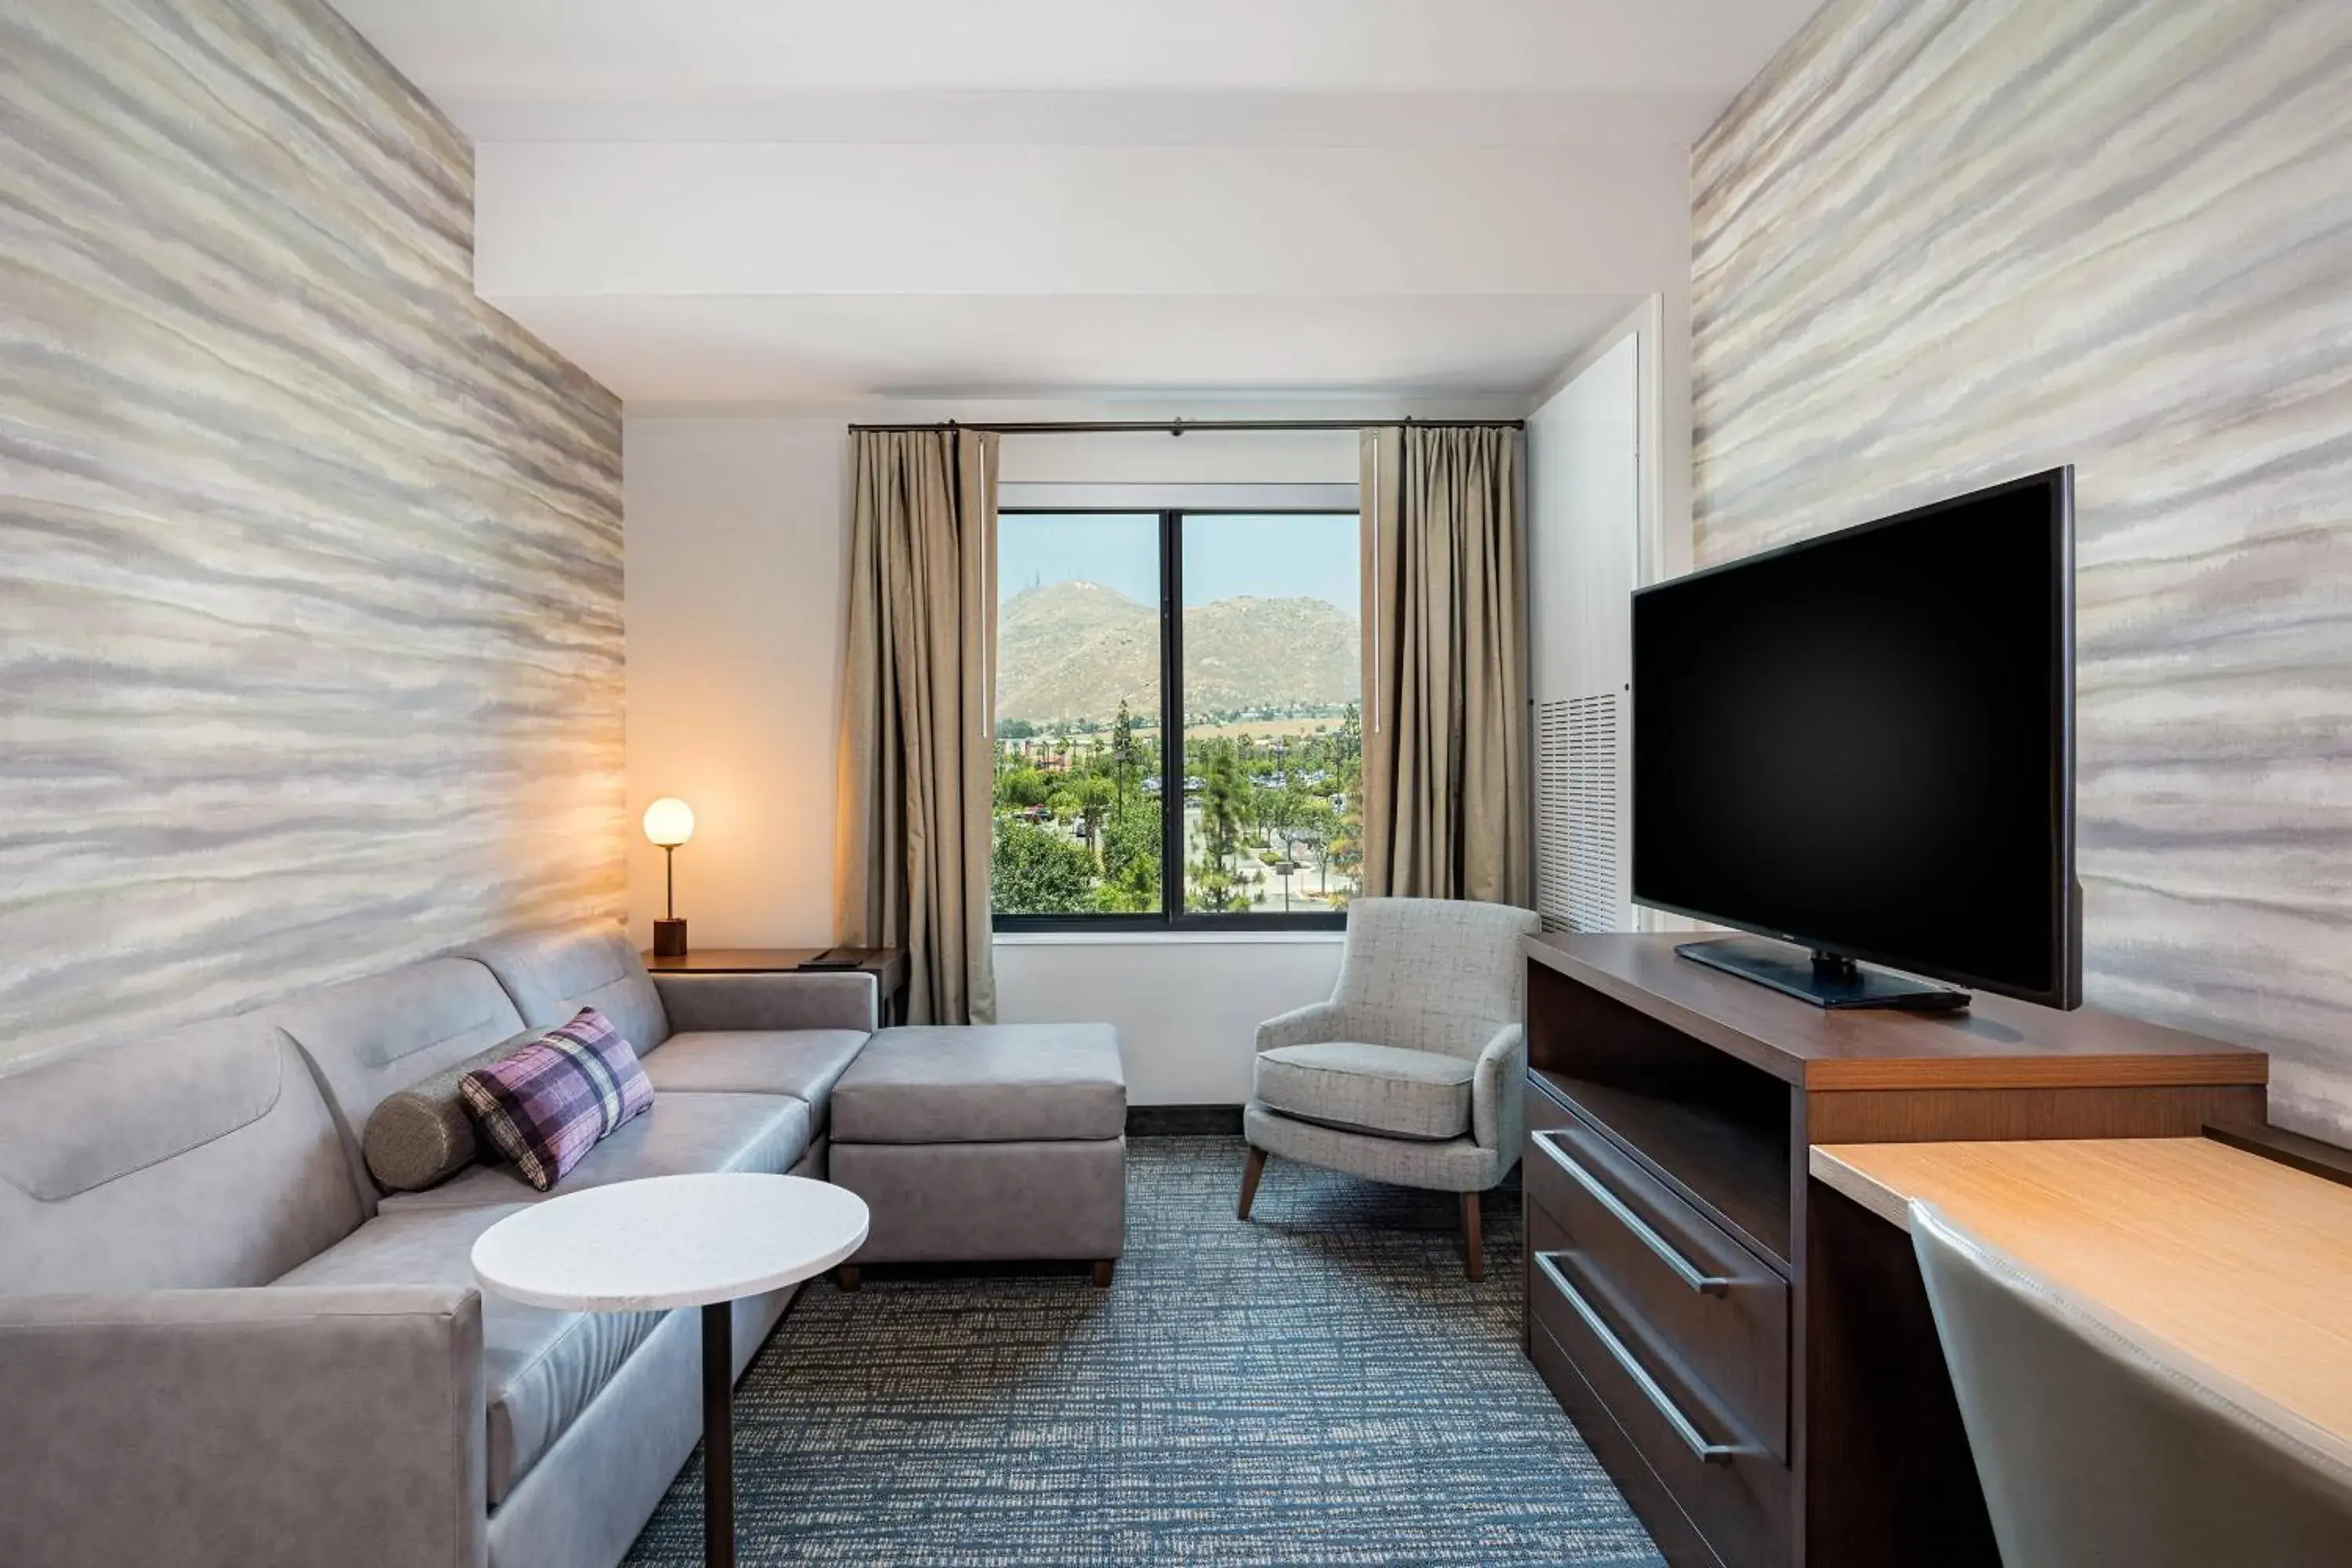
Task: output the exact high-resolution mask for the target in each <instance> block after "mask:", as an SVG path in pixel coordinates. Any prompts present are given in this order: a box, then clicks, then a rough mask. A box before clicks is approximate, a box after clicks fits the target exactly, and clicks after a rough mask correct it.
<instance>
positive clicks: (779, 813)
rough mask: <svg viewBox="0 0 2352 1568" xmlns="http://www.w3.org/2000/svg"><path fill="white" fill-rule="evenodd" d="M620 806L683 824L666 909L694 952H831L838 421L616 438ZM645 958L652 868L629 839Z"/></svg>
mask: <svg viewBox="0 0 2352 1568" xmlns="http://www.w3.org/2000/svg"><path fill="white" fill-rule="evenodd" d="M623 463H624V469H623V472H624V474H625V480H624V491H623V505H624V506H625V509H626V515H627V518H628V527H627V548H628V563H627V570H628V576H627V614H628V676H629V691H628V756H629V763H628V798H629V810H630V813H631V816H630V821H631V823H632V824H633V825H634V824H635V821H636V820H637V817H638V816H641V815H642V814H643V813H644V811H645V808H646V805H647V804H648V803H650V802H651V801H653V800H655V799H656V798H658V797H660V796H662V795H677V796H679V797H681V798H683V799H684V800H685V801H686V802H687V803H688V805H691V806H693V807H694V813H695V837H694V839H693V841H692V842H690V843H688V845H687V846H686V847H684V848H682V849H680V850H679V851H678V852H677V892H678V910H679V912H680V913H682V914H684V915H686V916H687V917H688V921H689V922H690V930H691V931H692V934H693V939H694V941H695V942H697V943H698V945H701V946H705V947H733V946H764V945H777V946H798V945H803V944H806V943H817V944H820V945H822V944H824V943H826V942H831V941H832V936H833V822H834V802H835V771H834V769H835V763H834V758H835V746H834V739H835V734H836V732H837V731H838V729H839V720H838V713H839V703H840V689H841V658H842V642H843V637H844V630H843V625H842V617H843V611H844V606H845V602H846V589H845V576H844V574H845V571H846V566H847V559H848V537H849V525H848V521H847V514H846V510H845V501H844V499H843V489H844V483H845V472H846V459H845V447H844V444H843V437H842V429H841V425H840V423H839V422H838V421H833V420H827V421H812V420H806V419H788V418H763V419H677V420H671V419H640V418H635V417H631V418H630V419H628V421H627V422H626V426H625V433H624V440H623ZM630 843H631V851H630V867H629V872H630V875H629V886H630V907H631V916H632V921H633V925H634V929H635V932H636V935H637V938H638V941H639V943H640V945H644V944H646V943H648V942H651V940H652V921H653V920H654V917H655V916H656V915H658V914H659V913H660V912H661V900H662V863H661V862H662V857H661V851H660V850H658V849H656V848H655V847H653V846H652V845H650V844H648V843H646V839H645V835H644V834H643V833H642V832H636V831H633V832H632V833H631V836H630Z"/></svg>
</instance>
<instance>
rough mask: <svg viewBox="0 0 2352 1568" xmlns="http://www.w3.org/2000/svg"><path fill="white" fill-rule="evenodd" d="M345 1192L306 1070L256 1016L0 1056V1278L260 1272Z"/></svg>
mask: <svg viewBox="0 0 2352 1568" xmlns="http://www.w3.org/2000/svg"><path fill="white" fill-rule="evenodd" d="M360 1205H361V1198H360V1190H359V1187H358V1186H357V1184H356V1183H355V1182H354V1181H353V1178H352V1167H351V1163H350V1160H349V1157H348V1155H347V1154H346V1152H345V1150H344V1148H343V1143H342V1140H341V1137H340V1136H339V1134H338V1133H337V1131H336V1128H335V1123H334V1119H333V1117H332V1116H331V1114H330V1112H329V1111H328V1109H327V1101H326V1099H325V1097H324V1096H323V1095H321V1094H320V1091H319V1087H318V1084H317V1083H316V1081H315V1080H314V1079H312V1078H311V1076H310V1068H309V1067H308V1066H307V1065H306V1064H305V1063H304V1062H303V1060H302V1057H301V1054H300V1053H299V1051H297V1050H296V1049H295V1048H294V1044H293V1042H292V1041H291V1040H289V1039H288V1038H287V1037H285V1035H284V1034H282V1033H280V1032H279V1031H278V1029H276V1028H275V1027H273V1026H270V1025H268V1023H266V1022H263V1021H261V1020H258V1019H257V1018H253V1017H250V1016H248V1017H243V1018H229V1019H225V1020H223V1021H221V1022H218V1023H213V1024H200V1025H195V1026H189V1027H185V1028H181V1029H170V1030H164V1031H162V1032H159V1033H156V1034H152V1035H149V1036H146V1037H142V1038H137V1039H132V1040H129V1041H125V1042H123V1043H121V1044H119V1045H108V1046H101V1047H90V1048H86V1049H80V1050H73V1051H66V1052H60V1053H58V1054H55V1055H50V1056H45V1057H38V1058H31V1059H28V1060H25V1061H21V1062H16V1063H11V1064H9V1065H8V1067H7V1068H5V1069H0V1290H5V1291H11V1292H19V1291H73V1290H149V1289H201V1288H211V1287H223V1286H240V1285H260V1284H264V1283H267V1282H268V1280H270V1279H274V1278H276V1277H277V1276H278V1275H279V1274H282V1273H284V1272H285V1271H286V1270H287V1269H289V1268H292V1267H293V1266H294V1265H296V1264H297V1263H299V1262H301V1261H302V1260H303V1259H304V1258H309V1257H310V1256H311V1255H312V1254H313V1253H316V1252H318V1251H320V1249H322V1248H324V1247H329V1246H331V1245H332V1244H333V1243H334V1242H336V1241H338V1240H340V1239H341V1238H342V1237H345V1236H347V1235H349V1234H350V1233H351V1232H352V1229H353V1228H354V1227H355V1226H358V1224H359V1223H360V1220H361V1218H362V1214H361V1207H360Z"/></svg>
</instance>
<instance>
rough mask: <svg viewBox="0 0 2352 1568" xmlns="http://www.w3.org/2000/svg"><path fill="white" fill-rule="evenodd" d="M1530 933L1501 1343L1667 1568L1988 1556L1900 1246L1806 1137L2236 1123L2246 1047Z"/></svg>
mask: <svg viewBox="0 0 2352 1568" xmlns="http://www.w3.org/2000/svg"><path fill="white" fill-rule="evenodd" d="M1688 940H1690V939H1689V938H1688V937H1676V936H1653V935H1614V934H1612V935H1547V936H1540V937H1534V938H1530V939H1529V940H1528V995H1527V1010H1528V1093H1527V1109H1528V1150H1527V1154H1526V1161H1525V1177H1524V1183H1525V1193H1526V1204H1527V1237H1528V1268H1527V1283H1526V1289H1527V1336H1528V1354H1529V1355H1531V1356H1532V1357H1533V1358H1534V1360H1535V1363H1536V1365H1537V1367H1538V1369H1539V1370H1540V1371H1541V1373H1542V1374H1543V1376H1544V1380H1545V1381H1546V1382H1547V1383H1548V1384H1549V1385H1550V1387H1551V1389H1552V1391H1553V1393H1554V1394H1557V1395H1558V1396H1559V1401H1560V1404H1561V1405H1563V1406H1564V1407H1565V1408H1566V1409H1567V1411H1568V1413H1569V1415H1570V1417H1571V1418H1572V1419H1573V1420H1574V1421H1575V1423H1576V1426H1577V1428H1578V1430H1579V1431H1580V1432H1581V1433H1582V1434H1583V1435H1584V1437H1585V1440H1586V1441H1587V1442H1588V1443H1590V1444H1591V1447H1592V1448H1593V1451H1594V1452H1595V1454H1596V1455H1598V1456H1599V1458H1600V1459H1601V1464H1602V1465H1603V1466H1604V1467H1606V1468H1607V1469H1608V1471H1609V1473H1610V1475H1611V1477H1612V1479H1615V1480H1616V1482H1617V1483H1618V1485H1619V1487H1620V1488H1621V1489H1622V1490H1623V1492H1624V1493H1625V1496H1626V1498H1627V1500H1629V1501H1630V1502H1631V1503H1632V1504H1633V1510H1634V1511H1635V1512H1636V1513H1638V1514H1639V1515H1640V1516H1641V1518H1642V1521H1643V1523H1644V1524H1646V1525H1647V1526H1648V1527H1649V1529H1650V1531H1651V1534H1652V1535H1653V1536H1654V1538H1655V1539H1656V1541H1657V1542H1658V1545H1659V1549H1660V1550H1661V1551H1662V1552H1664V1554H1665V1556H1666V1558H1667V1560H1668V1562H1670V1563H1674V1564H1675V1568H1698V1565H1702V1564H1704V1565H1708V1568H1714V1565H1718V1564H1719V1565H1721V1568H1794V1565H1796V1564H1808V1565H1814V1568H1829V1565H1835V1568H1848V1565H1859V1564H1873V1565H1878V1564H1884V1565H1887V1568H1896V1565H1901V1568H1930V1565H1937V1564H1971V1565H1978V1564H1982V1565H1997V1564H1998V1562H1999V1557H1998V1554H1997V1553H1996V1552H1995V1550H1994V1547H1993V1543H1992V1536H1991V1530H1990V1524H1989V1522H1988V1521H1987V1519H1986V1516H1985V1509H1984V1500H1983V1496H1982V1494H1981V1492H1980V1491H1979V1488H1978V1485H1977V1480H1976V1473H1975V1470H1974V1468H1973V1465H1972V1462H1971V1461H1970V1458H1969V1450H1968V1441H1967V1436H1966V1434H1965V1433H1964V1432H1963V1431H1962V1429H1961V1426H1960V1420H1959V1412H1958V1405H1956V1404H1955V1402H1954V1400H1953V1396H1952V1390H1951V1384H1950V1380H1949V1378H1948V1374H1947V1373H1946V1372H1945V1369H1944V1362H1943V1355H1942V1352H1941V1349H1940V1347H1939V1346H1938V1344H1937V1340H1936V1334H1935V1324H1934V1321H1933V1319H1932V1317H1931V1316H1930V1315H1929V1312H1928V1309H1927V1297H1926V1294H1925V1291H1924V1289H1923V1288H1922V1287H1921V1285H1920V1282H1919V1275H1918V1269H1917V1266H1916V1262H1915V1261H1914V1259H1913V1257H1912V1254H1911V1251H1910V1248H1909V1244H1908V1240H1907V1238H1906V1237H1904V1236H1903V1235H1902V1233H1901V1232H1900V1231H1899V1230H1896V1229H1895V1228H1894V1227H1892V1226H1888V1225H1886V1224H1885V1221H1884V1220H1882V1219H1880V1218H1879V1217H1878V1216H1876V1215H1871V1214H1869V1213H1868V1212H1867V1211H1865V1210H1864V1209H1863V1208H1862V1207H1861V1206H1859V1205H1856V1204H1855V1203H1854V1202H1853V1200H1852V1199H1850V1198H1848V1197H1846V1196H1844V1195H1843V1194H1841V1193H1839V1192H1837V1191H1836V1190H1834V1189H1832V1188H1831V1187H1829V1186H1827V1185H1825V1184H1822V1183H1821V1182H1818V1181H1815V1180H1813V1179H1812V1178H1811V1176H1810V1174H1809V1173H1808V1169H1807V1152H1808V1150H1809V1149H1810V1147H1811V1145H1813V1144H1816V1143H1824V1144H1833V1143H1843V1144H1853V1143H1889V1142H1936V1141H1958V1140H1978V1139H2040V1138H2107V1137H2193V1136H2195V1135H2196V1134H2198V1133H2199V1132H2200V1131H2201V1130H2202V1129H2203V1128H2205V1127H2206V1126H2208V1125H2240V1126H2256V1125H2259V1124H2260V1123H2261V1122H2262V1121H2263V1113H2264V1084H2265V1083H2266V1081H2267V1080H2268V1078H2269V1058H2267V1057H2265V1056H2264V1055H2263V1053H2261V1052H2259V1051H2252V1050H2247V1049H2244V1048H2242V1047H2235V1046H2229V1045H2223V1044H2221V1043H2219V1042H2216V1041H2212V1040H2207V1039H2202V1038H2200V1037H2197V1036H2194V1035H2189V1034H2184V1033H2182V1032H2180V1031H2179V1030H2175V1029H2168V1028H2163V1027H2160V1026H2156V1025H2152V1024H2146V1023H2141V1022H2138V1021H2136V1020H2133V1019H2128V1018H2123V1017H2119V1016H2115V1015H2113V1014H2105V1013H2098V1012H2094V1011H2091V1010H2088V1009H2085V1010H2082V1011H2078V1012H2074V1013H2061V1012H2056V1011H2053V1010H2052V1009H2049V1008H2044V1007H2037V1006H2033V1005H2030V1004H2026V1003H2021V1002H2012V1001H2009V1000H2006V999H2004V998H2001V997H1996V996H1982V995H1980V996H1979V997H1978V998H1977V1000H1976V1002H1975V1005H1973V1006H1972V1007H1971V1008H1970V1010H1969V1011H1968V1012H1966V1013H1958V1014H1926V1013H1895V1012H1881V1011H1860V1012H1843V1011H1823V1010H1822V1009H1820V1008H1816V1007H1812V1006H1810V1005H1806V1004H1805V1003H1802V1002H1799V1001H1797V1000H1796V999H1794V998H1792V997H1788V996H1782V995H1780V994H1777V993H1775V992H1772V991H1769V990H1767V989H1766V988H1764V987H1763V986H1760V985H1756V984H1750V983H1748V982H1747V981H1743V980H1740V979H1738V978H1736V977H1734V976H1731V975H1728V974H1724V973H1719V972H1717V971H1715V970H1712V969H1708V968H1706V967H1704V966H1702V965H1700V964H1696V963H1691V962H1690V961H1688V960H1685V959H1679V958H1676V957H1675V953H1674V947H1675V942H1681V941H1688Z"/></svg>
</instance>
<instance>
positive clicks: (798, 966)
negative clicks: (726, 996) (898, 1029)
mask: <svg viewBox="0 0 2352 1568" xmlns="http://www.w3.org/2000/svg"><path fill="white" fill-rule="evenodd" d="M835 951H836V950H835V949H832V948H824V947H698V948H696V949H694V950H693V951H691V952H686V953H682V954H680V955H679V956H678V957H677V958H659V957H656V956H655V955H654V954H653V953H652V952H646V953H644V954H643V955H642V956H643V957H644V959H645V963H646V972H647V973H653V974H786V973H800V972H803V965H805V964H806V963H808V961H809V960H811V959H813V958H814V957H815V956H816V955H817V954H818V953H821V952H835ZM845 951H847V952H851V953H852V954H853V955H854V956H856V958H857V960H858V962H857V963H856V967H855V968H852V969H845V970H839V971H831V972H832V973H854V974H871V975H872V976H874V984H875V986H876V988H877V990H878V991H879V992H880V994H881V1000H882V1022H883V1025H884V1026H886V1027H887V1026H890V1025H894V1024H903V1023H905V1022H906V1021H907V975H908V968H907V950H906V949H904V948H901V947H873V948H853V949H848V950H845ZM806 973H819V974H821V973H828V971H827V970H809V971H806Z"/></svg>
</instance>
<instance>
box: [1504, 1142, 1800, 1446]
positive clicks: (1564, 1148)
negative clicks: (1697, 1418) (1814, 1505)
mask: <svg viewBox="0 0 2352 1568" xmlns="http://www.w3.org/2000/svg"><path fill="white" fill-rule="evenodd" d="M1529 1098H1530V1100H1533V1099H1535V1098H1536V1097H1534V1096H1530V1097H1529ZM1530 1112H1531V1114H1530V1118H1529V1119H1530V1121H1535V1122H1543V1123H1549V1125H1538V1126H1535V1127H1533V1128H1532V1129H1531V1130H1530V1131H1529V1132H1528V1152H1527V1160H1526V1165H1527V1173H1526V1176H1525V1178H1524V1179H1525V1182H1526V1185H1527V1193H1528V1205H1529V1208H1530V1211H1531V1213H1530V1221H1531V1224H1533V1225H1538V1226H1540V1225H1541V1224H1542V1223H1543V1222H1545V1221H1547V1220H1548V1221H1549V1223H1550V1224H1551V1225H1552V1226H1556V1227H1557V1235H1558V1237H1559V1239H1558V1240H1557V1241H1555V1242H1551V1243H1548V1244H1546V1245H1549V1246H1552V1247H1556V1248H1557V1249H1559V1250H1560V1251H1564V1252H1567V1253H1570V1254H1572V1255H1573V1267H1572V1268H1570V1274H1571V1275H1572V1276H1576V1275H1581V1276H1584V1277H1589V1278H1590V1279H1591V1280H1592V1281H1593V1282H1594V1283H1595V1284H1596V1285H1597V1286H1599V1287H1600V1288H1601V1289H1602V1290H1603V1291H1605V1293H1606V1294H1607V1295H1609V1296H1610V1297H1612V1299H1614V1300H1621V1301H1622V1302H1623V1304H1624V1308H1625V1314H1626V1318H1627V1332H1628V1333H1629V1334H1630V1335H1631V1336H1633V1340H1634V1341H1637V1342H1638V1343H1636V1345H1635V1349H1636V1350H1637V1351H1638V1352H1641V1354H1642V1355H1643V1357H1644V1358H1645V1359H1647V1360H1649V1361H1652V1362H1654V1363H1661V1364H1663V1365H1664V1366H1666V1367H1668V1368H1670V1369H1671V1370H1672V1372H1673V1373H1674V1374H1675V1376H1677V1377H1679V1378H1680V1379H1682V1380H1683V1381H1684V1382H1685V1383H1686V1384H1689V1385H1691V1386H1693V1387H1694V1388H1695V1390H1696V1395H1697V1397H1698V1398H1699V1399H1700V1400H1701V1401H1702V1402H1703V1403H1705V1404H1706V1405H1707V1406H1709V1407H1710V1408H1712V1409H1714V1410H1717V1411H1719V1412H1721V1414H1722V1415H1723V1416H1724V1417H1725V1418H1726V1419H1727V1423H1728V1424H1729V1425H1730V1426H1733V1427H1735V1428H1736V1429H1737V1436H1738V1438H1739V1439H1740V1440H1741V1441H1742V1442H1743V1443H1744V1444H1745V1445H1746V1446H1748V1447H1753V1448H1759V1449H1761V1450H1762V1451H1763V1452H1765V1453H1768V1454H1769V1455H1770V1456H1772V1457H1773V1458H1776V1459H1786V1458H1788V1455H1789V1353H1790V1352H1789V1285H1788V1281H1786V1280H1785V1279H1781V1277H1780V1274H1779V1273H1778V1272H1776V1271H1775V1270H1774V1269H1773V1268H1771V1267H1770V1266H1769V1264H1767V1263H1766V1262H1764V1260H1763V1259H1761V1258H1758V1257H1757V1256H1756V1255H1755V1254H1754V1253H1752V1252H1750V1251H1748V1248H1747V1247H1744V1246H1742V1245H1741V1244H1740V1243H1739V1242H1738V1240H1736V1239H1734V1238H1733V1237H1731V1236H1730V1235H1729V1234H1728V1233H1727V1232H1726V1231H1725V1230H1723V1229H1722V1228H1721V1227H1720V1226H1717V1225H1716V1224H1715V1223H1714V1222H1713V1221H1712V1220H1710V1219H1708V1218H1707V1217H1706V1215H1703V1214H1701V1213H1700V1212H1699V1211H1698V1210H1697V1209H1696V1208H1694V1207H1692V1206H1691V1205H1689V1204H1688V1203H1686V1202H1685V1201H1684V1200H1683V1199H1682V1198H1681V1197H1680V1196H1679V1195H1677V1194H1675V1193H1674V1192H1673V1191H1671V1190H1670V1189H1668V1188H1667V1187H1666V1186H1665V1185H1664V1184H1663V1183H1661V1182H1659V1181H1658V1180H1657V1178H1656V1177H1654V1176H1653V1175H1652V1174H1651V1173H1649V1172H1647V1171H1645V1170H1643V1168H1642V1167H1641V1166H1639V1165H1638V1164H1636V1163H1633V1161H1632V1160H1630V1159H1628V1158H1627V1157H1626V1156H1625V1155H1624V1154H1623V1153H1622V1152H1621V1151H1619V1150H1618V1149H1617V1148H1616V1147H1614V1146H1613V1145H1612V1144H1611V1143H1610V1142H1608V1141H1607V1139H1606V1138H1605V1137H1604V1136H1603V1135H1602V1134H1601V1133H1600V1132H1598V1131H1594V1130H1593V1129H1592V1128H1591V1127H1588V1126H1586V1125H1585V1124H1584V1123H1583V1122H1582V1121H1580V1120H1579V1119H1578V1118H1577V1117H1576V1116H1575V1115H1574V1114H1573V1113H1572V1112H1570V1111H1567V1110H1562V1109H1561V1108H1559V1107H1558V1106H1556V1105H1549V1104H1546V1105H1545V1106H1542V1107H1535V1106H1532V1105H1531V1106H1530ZM1537 1245H1538V1243H1537V1242H1536V1240H1535V1238H1534V1237H1533V1236H1532V1235H1531V1236H1530V1238H1529V1246H1530V1248H1531V1249H1532V1248H1534V1247H1536V1246H1537Z"/></svg>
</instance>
